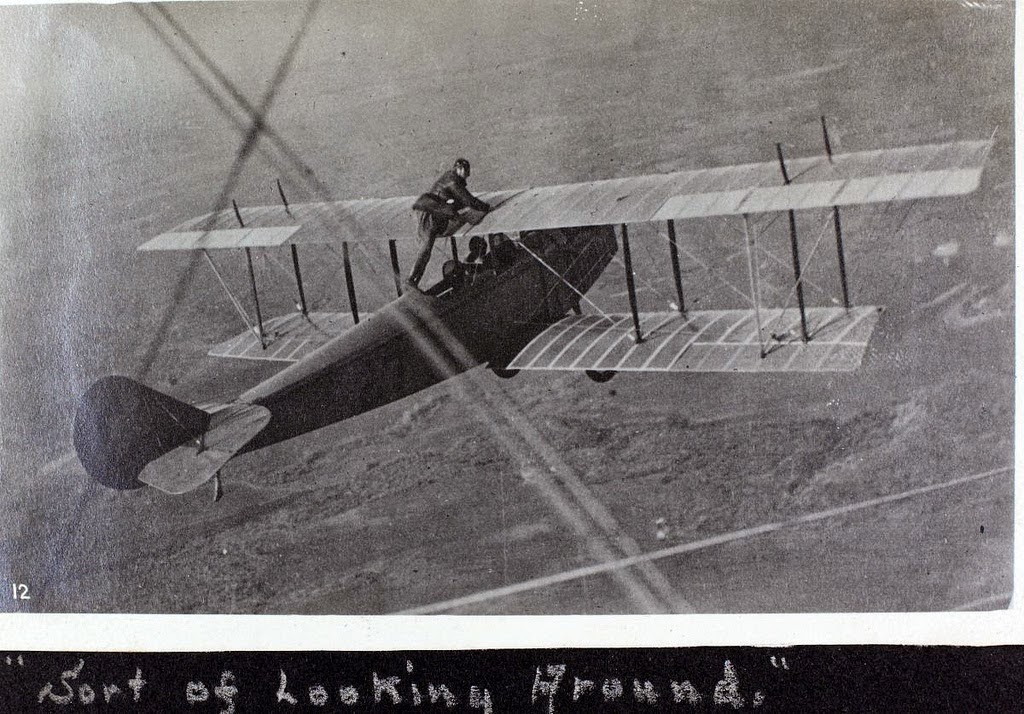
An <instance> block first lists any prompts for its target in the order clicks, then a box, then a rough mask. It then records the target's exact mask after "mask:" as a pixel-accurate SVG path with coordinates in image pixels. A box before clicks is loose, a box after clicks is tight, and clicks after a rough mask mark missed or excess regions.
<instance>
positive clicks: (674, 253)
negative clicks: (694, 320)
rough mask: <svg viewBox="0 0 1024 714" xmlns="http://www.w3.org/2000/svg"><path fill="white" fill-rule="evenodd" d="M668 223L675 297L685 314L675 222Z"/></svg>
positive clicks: (669, 250)
mask: <svg viewBox="0 0 1024 714" xmlns="http://www.w3.org/2000/svg"><path fill="white" fill-rule="evenodd" d="M667 224H668V252H669V254H670V255H671V257H672V275H673V277H675V279H676V297H678V298H679V303H678V305H679V312H681V313H682V314H683V315H685V314H686V301H685V300H684V299H683V275H682V273H680V272H679V245H678V244H677V243H676V222H675V221H671V220H670V221H667Z"/></svg>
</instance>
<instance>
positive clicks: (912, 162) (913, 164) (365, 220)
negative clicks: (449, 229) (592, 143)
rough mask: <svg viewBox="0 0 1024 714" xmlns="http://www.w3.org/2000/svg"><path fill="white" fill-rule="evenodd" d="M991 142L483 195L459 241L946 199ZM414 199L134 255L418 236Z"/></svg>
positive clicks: (208, 230)
mask: <svg viewBox="0 0 1024 714" xmlns="http://www.w3.org/2000/svg"><path fill="white" fill-rule="evenodd" d="M991 148H992V141H991V140H987V141H960V142H953V143H947V144H931V145H926V146H915V147H905V148H900V149H886V150H875V151H863V152H856V153H849V154H836V155H834V156H833V157H832V159H831V160H829V159H828V158H827V157H825V156H817V157H809V158H799V159H792V160H789V161H787V162H786V166H787V171H788V173H789V176H790V177H791V180H792V183H791V184H789V185H783V183H782V177H781V173H780V170H779V165H778V163H775V162H764V163H756V164H743V165H737V166H724V167H719V168H712V169H700V170H696V171H676V172H673V173H666V174H655V175H648V176H634V177H629V178H619V179H606V180H601V181H589V182H584V183H575V184H564V185H560V186H546V187H541V188H530V189H524V190H519V191H504V192H498V193H483V194H481V196H482V198H483V199H484V200H486V201H488V202H489V203H491V205H493V206H496V208H495V210H493V211H491V212H490V213H488V214H487V215H486V216H485V217H484V218H483V220H481V221H480V222H479V223H477V224H476V225H465V226H463V227H461V228H460V229H459V230H457V231H456V232H455V235H457V236H470V235H487V234H490V233H515V232H518V231H529V230H543V229H551V228H566V227H572V226H592V225H610V224H618V223H627V224H628V223H645V222H649V221H662V220H670V219H685V218H700V217H705V216H725V215H736V214H742V213H760V212H768V211H783V210H790V209H792V210H799V209H808V208H816V207H827V206H833V205H851V204H858V203H878V202H887V201H900V200H910V199H916V198H927V197H938V196H952V195H959V194H964V193H969V192H971V191H973V190H974V189H976V188H977V186H978V183H979V181H980V178H981V173H982V170H983V168H984V164H985V159H986V157H987V156H988V152H989V151H990V150H991ZM414 201H415V197H414V196H405V197H398V198H386V199H361V200H355V201H336V202H326V203H306V204H295V205H292V206H290V207H289V208H288V209H285V208H284V207H283V206H256V207H250V208H242V209H240V216H241V217H242V220H243V222H244V224H245V226H247V227H246V228H239V227H238V219H237V217H236V216H235V213H234V211H231V210H227V211H221V212H219V213H213V214H208V215H206V216H202V217H200V218H196V219H193V220H191V221H186V222H185V223H183V224H181V225H180V226H178V227H176V228H175V229H174V230H172V231H170V232H168V233H165V234H162V235H161V236H158V237H157V238H154V239H153V240H151V241H149V242H148V243H146V244H144V245H143V246H141V247H140V250H189V249H198V248H236V247H246V246H248V247H273V246H278V245H284V244H295V245H304V244H318V243H333V242H337V241H353V242H360V241H365V242H380V241H385V240H404V239H408V238H412V237H414V236H415V234H416V221H415V218H414V217H413V215H412V204H413V202H414Z"/></svg>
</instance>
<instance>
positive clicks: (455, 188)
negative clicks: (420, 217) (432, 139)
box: [413, 169, 491, 218]
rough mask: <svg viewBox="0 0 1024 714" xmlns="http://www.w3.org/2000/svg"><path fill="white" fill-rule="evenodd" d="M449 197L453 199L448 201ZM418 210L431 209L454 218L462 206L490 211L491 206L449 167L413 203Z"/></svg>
mask: <svg viewBox="0 0 1024 714" xmlns="http://www.w3.org/2000/svg"><path fill="white" fill-rule="evenodd" d="M449 199H450V200H451V201H453V202H452V203H448V201H449ZM413 208H415V209H416V210H418V211H429V212H431V213H439V214H440V215H443V216H446V217H448V218H452V217H454V216H455V214H456V213H457V212H458V211H459V210H460V209H462V208H472V209H474V210H477V211H484V212H486V211H489V210H491V207H490V205H489V204H487V203H486V202H484V201H481V200H480V199H479V198H477V197H476V196H474V195H473V194H471V193H470V192H469V190H468V189H466V179H464V178H462V177H461V176H459V175H458V174H457V173H455V169H448V170H447V171H445V172H444V173H443V174H441V177H440V178H439V179H437V181H435V182H434V185H433V186H431V187H430V191H429V192H427V193H425V194H423V195H422V196H420V197H419V198H418V199H417V200H416V203H415V204H414V205H413Z"/></svg>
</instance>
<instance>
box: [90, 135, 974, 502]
mask: <svg viewBox="0 0 1024 714" xmlns="http://www.w3.org/2000/svg"><path fill="white" fill-rule="evenodd" d="M822 130H823V134H824V137H823V138H824V144H825V151H824V152H823V153H822V154H821V155H817V156H811V157H805V158H796V159H792V158H789V159H787V158H786V157H784V156H783V153H782V149H781V147H780V146H779V145H777V146H776V149H777V151H778V161H777V162H765V163H752V164H745V165H734V166H725V167H718V168H705V169H699V170H687V171H677V172H673V173H665V174H658V175H647V176H636V177H629V178H617V179H607V180H598V181H591V182H586V183H576V184H567V185H559V186H547V187H540V188H528V189H523V190H515V191H501V192H494V193H482V194H481V197H482V198H483V199H484V200H486V201H488V202H489V203H490V204H491V205H492V206H495V208H494V210H492V211H491V212H489V213H487V214H486V215H483V216H480V215H475V216H467V217H466V221H465V222H464V223H463V225H461V226H460V227H458V228H457V229H456V230H455V231H454V232H452V233H451V236H450V238H451V248H452V251H453V259H452V260H451V261H448V262H447V263H446V264H445V266H444V271H443V274H444V277H443V279H442V280H441V281H440V282H438V283H437V284H435V285H433V286H432V287H430V288H428V289H426V290H425V291H423V292H422V293H421V292H419V291H410V290H408V289H406V290H405V291H404V293H403V283H402V281H401V279H400V275H401V272H400V266H399V264H398V252H397V250H396V242H397V241H402V240H408V239H412V238H414V237H415V220H414V218H413V216H412V213H411V207H412V204H413V202H414V200H415V197H411V196H410V197H399V198H387V199H362V200H349V201H337V202H322V203H306V204H295V205H289V203H288V201H287V199H286V197H285V195H284V192H283V191H282V192H281V199H282V202H281V204H280V205H274V206H260V207H245V208H239V207H238V206H237V205H235V206H234V207H233V209H231V208H229V209H225V210H222V211H217V212H214V213H211V214H208V215H206V216H201V217H199V218H196V219H193V220H190V221H186V222H185V223H182V224H181V225H179V226H177V227H175V228H174V229H172V230H170V231H168V232H166V233H162V234H160V235H158V236H157V237H155V238H153V239H152V240H150V241H149V242H147V243H145V244H143V245H142V246H140V247H139V249H138V250H140V251H144V252H148V251H201V252H202V254H203V255H204V256H205V258H206V259H207V261H208V262H209V264H210V266H211V267H212V268H213V270H214V272H215V274H216V276H217V278H218V279H219V280H220V282H221V285H222V287H224V289H225V290H226V291H227V293H228V295H229V296H230V298H231V300H232V302H233V304H234V306H235V308H237V310H238V312H239V314H240V315H241V316H242V318H243V319H244V320H245V322H246V325H247V329H246V330H245V331H244V332H243V333H241V334H240V335H238V336H236V337H234V338H232V339H230V340H228V341H226V342H223V343H221V344H219V345H216V346H215V347H214V348H213V349H212V350H211V351H210V354H211V355H214V356H217V357H231V358H241V359H256V360H267V361H272V362H278V363H280V364H281V366H282V368H281V369H280V371H278V372H277V373H276V374H274V375H273V376H271V377H270V378H269V379H266V380H265V381H263V382H261V383H259V384H257V385H255V386H254V387H252V388H251V389H249V390H248V391H245V392H243V393H242V394H240V395H239V396H238V397H237V398H236V399H235V400H234V401H232V402H230V403H228V404H222V405H217V406H214V407H209V408H199V407H197V406H193V405H190V404H187V403H185V402H183V401H180V400H178V399H175V398H174V397H171V396H168V395H166V394H163V393H161V392H158V391H156V390H153V389H150V388H149V387H146V386H144V385H142V384H140V383H138V382H135V381H133V380H131V379H128V378H126V377H120V376H111V377H105V378H103V379H100V380H99V381H97V382H95V383H94V384H93V385H92V386H91V387H90V388H89V389H88V391H87V392H86V393H85V395H84V396H83V397H82V399H81V402H80V405H79V407H78V411H77V414H76V418H75V424H74V435H73V438H74V444H75V449H76V451H77V453H78V456H79V459H80V460H81V462H82V465H83V466H84V467H85V469H86V471H87V472H88V473H89V474H90V475H91V476H92V477H93V478H95V479H96V480H97V481H99V482H100V483H101V484H104V485H105V486H108V487H111V488H115V489H132V488H139V487H142V486H144V485H150V486H153V487H155V488H157V489H159V490H161V491H164V492H166V493H170V494H182V493H185V492H188V491H191V490H194V489H196V488H198V487H200V486H201V485H203V484H205V483H207V482H209V481H211V480H213V481H214V490H215V498H219V495H220V493H221V490H220V478H219V474H220V470H221V468H222V467H223V466H224V465H225V464H226V463H227V462H228V461H229V460H231V459H232V458H234V457H236V456H239V455H241V454H245V453H247V452H251V451H255V450H257V449H260V448H263V447H265V446H268V445H270V444H274V443H278V442H281V441H283V440H286V439H291V438H294V437H297V436H299V435H301V434H305V433H308V432H311V431H314V430H317V429H320V428H322V427H325V426H327V425H329V424H333V423H336V422H339V421H342V420H345V419H348V418H351V417H354V416H356V415H358V414H362V413H364V412H367V411H370V410H372V409H375V408H377V407H380V406H383V405H385V404H389V403H391V402H394V401H396V400H398V399H401V398H403V397H405V396H408V395H410V394H413V393H415V392H418V391H420V390H423V389H426V388H428V387H430V386H432V385H434V384H437V383H439V382H441V381H443V380H445V379H448V378H450V377H453V376H455V375H457V374H459V373H462V372H465V371H466V370H469V369H471V368H473V367H477V366H479V365H486V366H487V367H488V368H489V369H490V370H492V371H493V372H494V373H495V374H497V375H498V376H500V377H506V378H507V377H511V376H514V375H515V374H517V373H519V372H522V371H531V370H567V371H574V372H581V373H584V374H586V375H588V376H589V377H591V378H592V379H594V380H596V381H605V380H607V379H609V378H611V377H612V376H613V375H614V374H616V373H618V372H626V371H629V372H693V371H697V372H708V371H724V372H735V371H747V372H764V371H794V372H800V371H804V372H806V371H819V372H820V371H850V370H854V369H856V368H857V367H858V366H859V365H860V362H861V359H862V356H863V354H864V352H865V349H866V346H867V344H868V341H869V339H870V337H871V335H872V332H873V330H874V328H875V325H876V323H877V320H878V316H879V312H880V310H881V308H880V307H879V306H874V305H856V306H855V305H853V304H851V300H850V292H849V289H848V285H847V271H846V264H845V256H844V246H843V233H842V224H841V220H840V209H841V208H842V207H844V206H850V205H855V204H870V203H880V202H891V201H909V200H914V199H923V198H932V197H941V196H953V195H959V194H966V193H970V192H972V191H974V190H975V189H976V188H977V187H978V185H979V182H980V179H981V173H982V170H983V168H984V165H985V161H986V158H987V155H988V153H989V151H990V150H991V147H992V143H993V141H992V139H989V140H980V141H958V142H953V143H942V144H932V145H924V146H914V147H905V148H896V149H885V150H874V151H864V152H856V153H833V152H832V149H831V144H830V141H829V136H828V129H827V126H826V124H825V122H824V119H823V120H822ZM278 187H279V188H280V184H279V185H278ZM811 210H816V211H824V212H826V219H827V222H828V223H829V224H830V230H829V233H830V234H832V235H834V245H835V251H834V256H835V264H836V267H835V271H836V274H837V276H838V280H839V283H840V287H841V293H842V304H839V302H838V301H836V304H833V305H828V306H808V305H806V304H805V300H804V293H803V287H804V285H803V283H804V278H803V276H802V267H803V266H802V264H801V257H800V250H799V241H798V234H797V221H796V218H795V215H796V212H797V211H811ZM766 213H775V214H779V215H783V214H784V215H786V216H788V223H789V238H790V249H791V259H792V266H791V267H792V282H791V284H790V296H795V298H796V302H797V307H796V309H795V310H790V311H789V312H788V313H784V312H783V311H782V309H781V308H780V307H779V306H774V307H772V306H768V305H765V304H762V303H763V300H762V297H761V290H760V286H759V280H760V276H759V267H758V260H756V259H755V251H756V247H757V240H758V236H757V232H756V231H755V230H752V228H751V216H754V215H756V214H766ZM710 216H725V217H730V216H731V217H737V218H738V219H739V220H740V221H742V223H743V228H744V239H743V242H744V247H745V249H746V255H747V267H748V271H747V272H748V274H749V281H750V299H751V304H750V306H749V307H747V308H745V309H720V310H715V309H708V310H693V309H687V306H686V302H685V300H684V297H685V296H684V290H683V288H684V285H683V280H682V273H681V270H680V256H679V241H678V238H677V232H676V230H677V225H676V224H677V222H678V221H683V220H686V219H695V218H702V217H710ZM652 222H656V223H658V224H661V225H663V226H664V227H665V229H666V231H667V243H668V248H669V250H668V254H667V256H666V257H667V261H666V262H667V264H668V267H669V268H670V269H671V271H672V274H673V279H674V285H675V291H676V298H677V300H676V301H675V302H674V304H673V309H672V310H669V311H665V312H640V310H639V308H638V303H637V296H636V292H637V291H636V286H635V284H634V270H633V264H632V258H631V252H630V234H629V227H630V226H631V225H636V224H644V223H652ZM467 239H468V241H469V243H470V244H471V245H470V248H471V250H470V253H471V255H472V261H471V262H467V261H460V260H459V257H458V246H459V241H463V242H465V241H466V240H467ZM375 242H379V244H380V245H381V247H383V244H384V243H386V244H387V245H388V249H389V254H390V258H391V268H392V271H393V274H394V279H395V280H394V282H395V285H394V287H395V291H396V293H397V298H396V299H395V300H394V301H393V302H390V303H389V304H387V305H385V306H384V307H383V308H381V309H380V310H378V311H376V312H374V313H373V314H372V315H363V316H360V313H359V310H358V306H357V301H356V294H355V291H354V287H353V280H352V264H351V260H350V258H349V246H350V245H357V246H358V245H360V244H367V243H375ZM318 244H331V245H334V246H337V245H339V244H340V246H341V250H342V258H343V263H344V272H345V280H346V285H347V292H348V298H349V307H350V310H349V311H348V312H317V311H310V310H309V309H308V306H307V302H306V297H305V292H304V287H303V282H302V273H301V267H300V262H299V249H301V248H305V247H307V246H311V245H318ZM283 248H287V249H288V250H290V252H291V258H292V266H293V269H294V278H295V285H296V288H297V293H298V303H297V305H296V308H297V309H296V311H295V313H294V314H287V315H282V316H278V317H275V318H272V319H269V320H266V321H264V319H263V315H262V313H261V309H260V305H259V294H258V291H257V289H256V280H255V275H254V273H253V266H252V253H253V251H258V250H269V249H283ZM230 250H239V251H242V252H244V254H245V256H246V259H247V263H248V276H249V280H250V288H251V292H252V296H251V297H252V304H253V307H254V311H255V316H254V317H253V318H250V317H249V315H248V313H247V311H246V310H245V309H244V308H243V305H242V301H241V300H239V299H238V298H236V297H235V296H234V295H233V294H232V293H231V291H230V290H229V289H228V285H227V283H226V281H225V280H224V278H223V276H222V274H221V272H220V271H219V270H218V268H217V265H216V263H215V262H214V260H213V258H212V256H211V254H212V253H220V252H222V251H230ZM619 250H621V252H622V260H621V262H622V263H623V265H624V268H625V271H624V272H625V275H624V280H625V285H626V294H627V297H628V302H629V311H628V312H622V313H604V312H601V313H599V314H593V313H592V312H590V311H587V312H584V310H583V309H582V303H583V302H589V300H588V298H587V297H586V293H587V291H588V290H589V289H590V288H591V287H592V286H593V285H594V283H595V281H596V280H597V279H598V277H599V276H600V275H601V274H602V273H603V272H604V271H605V270H606V269H607V268H608V266H609V265H610V264H611V263H612V261H613V258H614V257H615V255H616V254H617V253H618V251H619ZM788 270H789V268H788V267H787V271H788ZM787 280H788V278H787ZM784 316H785V320H784V322H785V324H784V325H783V328H782V329H779V330H771V329H769V328H768V325H769V324H777V323H778V322H779V320H780V319H782V318H783V317H784Z"/></svg>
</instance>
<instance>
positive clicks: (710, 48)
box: [0, 0, 1017, 671]
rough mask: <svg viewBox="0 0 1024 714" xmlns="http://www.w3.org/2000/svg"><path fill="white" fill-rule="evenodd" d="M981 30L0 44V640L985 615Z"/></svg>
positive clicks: (1004, 312)
mask: <svg viewBox="0 0 1024 714" xmlns="http://www.w3.org/2000/svg"><path fill="white" fill-rule="evenodd" d="M1016 12H1017V8H1016V7H1015V4H1014V3H1013V2H1011V1H1009V0H977V1H975V0H901V1H900V2H891V1H889V0H777V1H773V2H763V3H761V2H745V1H741V0H690V1H687V2H660V1H657V0H635V1H631V2H621V1H619V0H615V1H613V0H544V1H540V2H515V1H513V0H500V1H495V0H487V1H484V0H448V1H445V2H425V1H416V2H401V3H392V2H369V1H363V0H351V1H346V2H340V1H337V2H334V1H329V0H310V1H304V2H299V1H296V2H180V3H179V2H169V3H140V4H112V5H91V4H71V5H61V4H46V5H20V6H3V7H0V36H2V38H3V43H2V44H3V47H4V51H3V52H2V53H0V66H2V67H3V82H0V93H2V94H0V96H2V103H3V107H4V111H3V112H2V114H0V158H2V166H3V171H2V173H0V251H2V256H3V259H2V261H0V271H2V272H0V320H2V324H0V475H2V480H3V488H2V491H0V493H2V495H0V570H2V572H3V578H4V580H5V582H4V583H0V586H2V587H3V588H4V589H3V591H2V592H3V597H2V598H0V602H2V605H0V612H5V613H87V614H88V613H104V614H106V613H111V614H119V613H141V614H278V615H396V614H404V615H411V614H417V615H429V614H449V615H599V614H600V615H628V614H687V613H715V614H731V613H877V612H889V613H910V612H952V611H980V610H1003V609H1006V608H1007V607H1009V605H1010V602H1011V599H1012V596H1013V576H1014V569H1013V550H1014V441H1013V437H1014V359H1015V357H1014V356H1015V351H1014V347H1015V345H1014V326H1015V321H1014V303H1015V283H1014V265H1015V257H1014V250H1015V231H1014V221H1015V211H1014V195H1015V178H1014V151H1015V147H1014V135H1015V126H1014V73H1013V65H1014V23H1015V21H1016V17H1015V14H1016ZM726 665H727V666H728V662H727V663H726ZM410 667H411V665H410ZM410 671H411V669H410Z"/></svg>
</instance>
